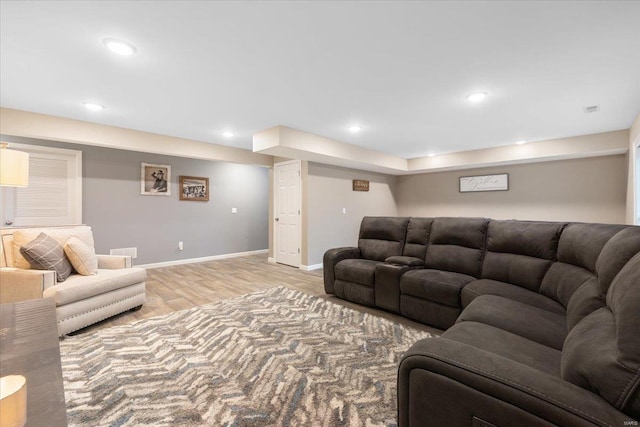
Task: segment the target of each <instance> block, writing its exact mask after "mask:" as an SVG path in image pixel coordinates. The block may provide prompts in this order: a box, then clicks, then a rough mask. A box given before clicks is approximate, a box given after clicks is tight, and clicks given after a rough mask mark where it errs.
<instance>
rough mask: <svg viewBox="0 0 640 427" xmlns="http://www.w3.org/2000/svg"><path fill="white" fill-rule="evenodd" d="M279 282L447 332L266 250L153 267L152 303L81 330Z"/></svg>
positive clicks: (149, 294)
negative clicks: (366, 300) (380, 306)
mask: <svg viewBox="0 0 640 427" xmlns="http://www.w3.org/2000/svg"><path fill="white" fill-rule="evenodd" d="M275 286H286V287H288V288H291V289H295V290H298V291H301V292H306V293H308V294H310V295H315V296H320V297H322V298H324V299H326V300H328V301H331V302H334V303H337V304H341V305H343V306H345V307H349V308H353V309H355V310H360V311H363V312H367V313H372V314H375V315H379V316H381V317H385V318H387V319H389V320H393V321H397V322H401V323H403V324H405V325H408V326H413V327H416V328H419V329H421V330H425V331H428V332H432V333H436V334H439V333H440V332H441V331H439V330H437V329H434V328H430V327H428V326H425V325H421V324H419V323H416V322H413V321H411V320H408V319H405V318H403V317H400V316H396V315H394V314H391V313H387V312H385V311H381V310H376V309H373V308H369V307H364V306H361V305H358V304H353V303H350V302H348V301H344V300H341V299H339V298H336V297H334V296H333V295H327V294H325V292H324V285H323V280H322V270H315V271H302V270H299V269H297V268H293V267H288V266H285V265H282V264H273V263H268V262H267V255H266V254H260V255H250V256H246V257H238V258H229V259H223V260H217V261H207V262H202V263H197V264H182V265H177V266H172V267H163V268H154V269H148V270H147V281H146V288H147V301H146V303H145V304H144V305H143V306H142V308H141V309H140V310H138V311H135V312H130V311H127V312H125V313H122V314H120V315H118V316H114V317H112V318H110V319H107V320H105V321H103V322H100V323H97V324H95V325H93V326H90V327H88V328H85V329H82V330H80V331H78V332H76V333H75V334H85V333H91V332H93V331H96V330H99V329H103V328H109V327H112V326H115V325H122V324H127V323H131V322H135V321H138V320H141V319H147V318H150V317H154V316H159V315H163V314H169V313H172V312H174V311H178V310H184V309H188V308H191V307H194V306H198V305H203V304H209V303H213V302H216V301H220V300H223V299H227V298H233V297H237V296H240V295H244V294H248V293H251V292H255V291H259V290H261V289H268V288H272V287H275ZM75 334H74V335H75Z"/></svg>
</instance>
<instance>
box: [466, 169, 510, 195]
mask: <svg viewBox="0 0 640 427" xmlns="http://www.w3.org/2000/svg"><path fill="white" fill-rule="evenodd" d="M475 191H509V174H507V173H501V174H497V175H477V176H461V177H460V192H461V193H471V192H475Z"/></svg>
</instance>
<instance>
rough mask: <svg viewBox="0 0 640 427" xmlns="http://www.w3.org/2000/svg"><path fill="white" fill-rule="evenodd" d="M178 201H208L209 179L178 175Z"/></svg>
mask: <svg viewBox="0 0 640 427" xmlns="http://www.w3.org/2000/svg"><path fill="white" fill-rule="evenodd" d="M180 200H193V201H196V202H208V201H209V178H205V177H200V176H183V175H180Z"/></svg>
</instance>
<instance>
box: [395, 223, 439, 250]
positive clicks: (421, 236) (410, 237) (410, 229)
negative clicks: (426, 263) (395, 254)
mask: <svg viewBox="0 0 640 427" xmlns="http://www.w3.org/2000/svg"><path fill="white" fill-rule="evenodd" d="M431 224H433V218H410V219H409V225H408V226H407V238H406V240H405V243H404V250H403V251H402V255H404V256H409V257H414V258H420V259H422V260H424V258H425V256H426V255H427V245H428V244H429V235H430V234H431Z"/></svg>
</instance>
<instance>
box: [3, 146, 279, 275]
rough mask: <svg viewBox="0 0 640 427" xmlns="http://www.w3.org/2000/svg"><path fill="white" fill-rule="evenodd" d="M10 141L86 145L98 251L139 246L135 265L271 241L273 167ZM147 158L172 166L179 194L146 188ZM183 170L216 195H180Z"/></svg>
mask: <svg viewBox="0 0 640 427" xmlns="http://www.w3.org/2000/svg"><path fill="white" fill-rule="evenodd" d="M2 140H3V141H8V142H15V143H20V144H34V145H45V146H49V147H58V148H68V149H73V150H81V151H82V160H83V162H82V163H83V165H82V168H83V172H82V175H83V189H82V193H83V196H82V200H83V207H82V208H83V222H84V223H85V224H88V225H90V226H91V227H92V228H93V232H94V238H95V242H96V251H97V252H98V253H109V249H112V248H124V247H137V248H138V258H137V259H136V260H134V263H135V264H137V265H140V264H148V263H156V262H163V261H174V260H180V259H189V258H199V257H206V256H212V255H221V254H228V253H236V252H245V251H252V250H259V249H266V248H267V247H268V240H267V239H268V229H267V226H268V194H269V181H268V170H267V169H266V168H262V167H257V166H249V165H240V164H234V163H225V162H212V161H207V160H195V159H187V158H182V157H172V156H163V155H156V154H146V153H140V152H135V151H125V150H115V149H110V148H100V147H94V146H88V145H78V144H67V143H62V142H54V141H43V140H35V139H29V138H20V137H12V136H2ZM141 162H146V163H158V164H166V165H171V181H170V183H171V196H167V197H164V196H143V195H141V194H140V163H141ZM179 175H190V176H202V177H209V184H210V188H211V193H210V200H209V201H208V202H194V201H180V200H179V196H178V176H179ZM232 207H235V208H237V209H238V213H237V214H232V213H231V208H232ZM178 241H183V242H184V250H183V251H179V250H178Z"/></svg>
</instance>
